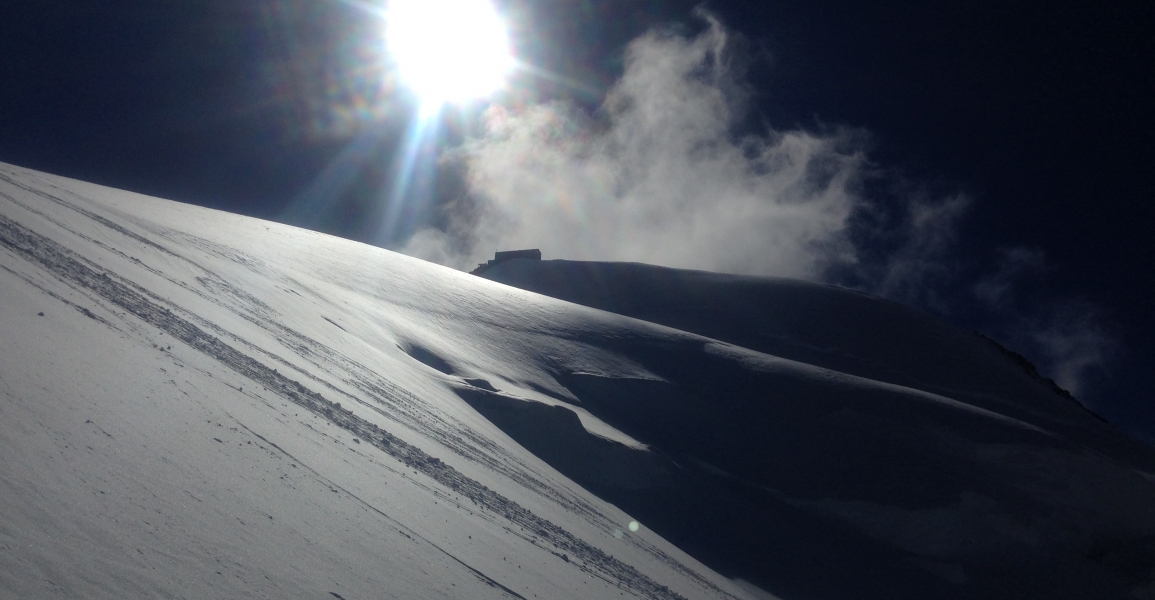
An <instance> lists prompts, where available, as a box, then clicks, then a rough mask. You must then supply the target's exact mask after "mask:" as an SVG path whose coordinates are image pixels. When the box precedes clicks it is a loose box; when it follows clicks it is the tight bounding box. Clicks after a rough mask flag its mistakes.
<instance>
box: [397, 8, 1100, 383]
mask: <svg viewBox="0 0 1155 600" xmlns="http://www.w3.org/2000/svg"><path fill="white" fill-rule="evenodd" d="M699 14H700V16H702V17H703V18H704V20H705V22H706V27H705V29H704V30H703V31H702V32H701V33H699V34H698V35H696V36H692V37H686V36H683V35H679V34H676V33H668V32H665V33H663V32H650V33H648V34H646V35H644V36H642V37H640V38H638V39H636V40H634V41H633V42H632V43H631V44H630V45H629V46H628V47H627V49H626V52H625V55H624V59H625V60H624V67H625V68H624V72H623V74H622V77H621V78H620V79H619V80H618V82H617V83H616V84H615V85H614V86H613V87H612V88H611V90H610V91H609V93H608V94H607V96H606V99H605V102H604V103H603V104H602V106H601V108H600V109H599V110H598V111H597V112H596V113H594V114H593V115H590V114H588V113H587V112H585V111H583V110H581V109H580V108H578V107H575V106H572V105H570V104H566V103H564V102H553V103H549V104H536V105H529V106H525V107H520V108H517V109H510V108H506V107H503V106H500V105H493V106H491V107H490V108H489V109H488V111H487V113H486V114H485V128H484V131H483V133H482V135H480V137H478V138H474V139H470V140H467V141H466V142H465V143H464V144H462V145H461V146H460V147H457V148H455V149H453V150H451V151H448V152H446V153H445V154H444V155H443V157H442V162H443V164H442V168H443V170H444V171H447V172H454V173H456V174H459V175H460V176H461V177H462V181H461V183H462V184H463V185H462V186H461V187H460V189H456V190H454V193H456V194H457V198H456V199H454V200H452V201H449V202H448V203H446V204H444V205H443V206H444V207H445V209H444V210H445V212H444V214H443V220H442V222H441V223H440V226H439V227H438V228H427V229H423V230H421V231H419V232H418V233H417V234H416V235H414V236H413V237H412V238H411V239H410V240H409V242H408V243H407V245H406V246H405V247H404V248H403V249H402V251H403V252H405V253H406V254H410V255H412V256H417V257H419V258H424V259H426V260H430V261H433V262H437V263H440V264H444V265H448V266H452V267H456V268H459V269H469V268H472V267H473V266H474V265H476V264H477V263H479V262H484V260H485V259H486V258H489V257H490V256H491V253H492V252H493V251H494V250H501V249H511V248H541V250H542V252H543V254H544V255H545V256H548V257H558V258H567V259H572V260H586V261H628V262H643V263H649V264H655V265H662V266H669V267H678V268H686V269H700V270H707V271H716V272H725V273H735V274H744V275H761V276H765V275H774V276H784V277H796V278H802V279H809V280H818V281H826V282H830V283H837V284H841V285H845V286H848V287H854V288H858V289H862V290H865V291H868V292H870V293H873V294H877V295H879V296H883V297H886V298H890V299H892V300H896V301H899V302H903V303H906V304H911V305H914V306H918V307H920V308H923V309H925V310H929V311H932V312H934V313H936V314H940V315H948V316H951V317H952V318H953V319H954V320H956V321H960V320H961V321H965V322H969V326H971V327H974V328H977V329H980V330H983V331H987V332H988V333H990V334H991V335H993V336H995V337H997V338H999V339H1004V340H1008V341H1010V342H1011V343H1012V344H1014V345H1015V346H1016V347H1018V348H1021V349H1023V350H1024V351H1025V352H1026V353H1027V354H1029V355H1031V356H1032V357H1033V358H1034V359H1035V360H1036V361H1037V362H1039V363H1040V367H1041V369H1042V371H1043V372H1044V373H1046V374H1049V375H1051V376H1053V377H1056V378H1057V379H1058V380H1059V381H1060V382H1061V384H1062V385H1063V386H1064V387H1066V388H1067V389H1070V390H1074V391H1076V392H1078V391H1080V390H1085V389H1086V388H1087V387H1089V386H1088V385H1087V380H1088V378H1093V377H1094V376H1097V375H1099V374H1101V373H1102V372H1103V365H1104V364H1105V362H1106V360H1107V359H1108V358H1109V356H1110V355H1111V353H1110V352H1108V351H1103V352H1099V351H1095V352H1092V353H1090V354H1088V353H1086V352H1076V351H1074V350H1073V349H1079V348H1084V347H1086V344H1085V343H1083V342H1085V341H1086V340H1087V339H1091V341H1093V342H1095V343H1094V345H1093V347H1094V348H1096V349H1099V348H1105V349H1108V350H1109V349H1110V348H1111V347H1113V346H1114V345H1116V342H1115V340H1114V338H1113V337H1112V336H1110V335H1109V334H1107V333H1105V332H1106V331H1107V330H1108V329H1109V328H1108V327H1106V326H1104V325H1103V324H1102V323H1101V322H1100V319H1099V318H1098V317H1097V316H1096V314H1097V313H1096V312H1095V311H1094V310H1091V311H1082V312H1083V315H1082V316H1081V317H1080V319H1079V321H1078V323H1080V324H1081V325H1079V326H1078V327H1073V326H1071V325H1070V321H1069V320H1067V321H1064V322H1062V326H1059V325H1056V323H1059V322H1058V321H1055V320H1054V319H1052V318H1050V317H1049V316H1048V315H1050V314H1051V313H1054V312H1055V311H1056V310H1059V309H1060V308H1061V307H1064V306H1068V305H1071V304H1072V302H1074V303H1075V304H1079V302H1078V301H1077V300H1072V299H1064V298H1058V299H1053V298H1051V299H1047V298H1042V299H1036V300H1037V301H1036V302H1031V303H1029V304H1030V306H1022V304H1023V303H1022V302H1010V301H1009V299H1012V298H1014V297H1016V294H1017V293H1018V292H1019V290H1018V288H1019V287H1022V286H1021V285H1020V284H1019V282H1017V281H1008V282H1004V283H1005V285H1004V287H1003V288H1000V289H1001V292H1000V298H999V299H993V298H991V297H989V296H990V294H988V293H984V290H985V289H986V288H985V287H984V286H987V287H989V285H988V284H989V283H990V281H991V280H992V278H993V279H998V278H999V277H1001V275H1002V274H1003V271H1005V265H987V266H980V265H972V264H969V263H971V262H972V261H970V260H969V259H967V258H966V257H964V256H962V255H961V254H960V252H959V249H958V245H957V243H958V239H959V237H960V233H961V227H962V222H963V221H964V220H965V218H966V215H967V213H968V210H969V208H970V206H971V204H972V200H971V198H969V197H967V196H965V195H961V194H954V195H945V196H935V195H933V194H930V193H928V192H927V191H926V190H924V189H922V186H920V185H919V184H918V183H917V182H911V181H908V180H906V178H905V177H903V176H902V175H901V174H899V173H898V172H888V171H886V170H885V169H879V168H878V167H877V166H876V165H872V164H871V163H870V161H869V160H868V157H867V156H866V152H865V149H864V146H865V144H864V141H865V140H866V139H867V138H868V134H867V133H866V132H864V131H862V130H860V129H854V128H848V127H842V128H824V129H819V130H815V131H807V130H803V129H795V130H790V131H776V130H773V129H769V128H763V129H761V130H760V131H761V133H754V134H744V135H743V134H740V133H739V131H740V130H742V129H746V130H748V129H749V128H748V127H746V128H743V127H742V125H741V124H742V120H743V117H744V111H743V107H744V98H745V97H746V96H748V90H747V88H746V86H745V84H744V83H742V81H741V78H740V71H741V69H736V68H734V67H733V62H734V61H733V60H732V55H733V53H732V52H731V51H729V50H728V34H727V31H726V29H725V28H724V27H723V26H722V25H721V24H720V23H719V22H718V21H717V20H716V19H714V18H712V17H710V16H709V15H705V14H703V13H699ZM888 186H891V187H893V188H894V189H891V190H889V191H887V190H885V188H887V187H888ZM1017 251H1022V249H1010V250H1005V249H1004V251H1003V254H1006V253H1008V252H1010V253H1013V252H1017ZM1028 251H1031V252H1038V251H1034V250H1028ZM1039 254H1040V256H1041V252H1039ZM1004 288H1005V289H1004ZM996 300H997V301H996ZM976 307H977V308H976ZM976 310H977V311H978V312H980V313H982V314H981V316H979V317H968V316H966V314H967V313H975V311H976ZM1024 324H1031V325H1030V326H1029V327H1028V326H1026V325H1024ZM1080 344H1081V345H1080ZM1092 403H1094V399H1092Z"/></svg>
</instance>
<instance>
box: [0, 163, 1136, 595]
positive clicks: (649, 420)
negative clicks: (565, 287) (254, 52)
mask: <svg viewBox="0 0 1155 600" xmlns="http://www.w3.org/2000/svg"><path fill="white" fill-rule="evenodd" d="M517 262H523V261H517ZM543 264H544V263H543ZM502 267H505V265H502ZM512 267H513V266H512V265H511V266H510V267H509V268H512ZM637 268H638V269H641V272H646V269H652V268H647V267H637ZM649 272H650V273H657V272H658V271H649ZM610 275H613V274H612V273H609V275H607V277H609V281H610V282H611V283H613V282H614V281H617V283H618V284H622V283H628V281H629V280H630V277H632V276H633V275H629V276H610ZM614 277H618V278H617V279H616V280H615V279H614ZM753 281H754V282H755V283H757V282H762V284H763V285H768V284H766V282H767V281H770V282H771V283H773V285H777V286H780V287H782V290H785V291H784V292H783V293H784V294H785V297H787V298H788V297H790V296H791V294H792V293H793V294H799V295H801V297H802V298H804V300H801V301H799V302H800V303H801V304H804V305H807V306H811V307H815V306H821V307H822V310H819V311H817V312H815V313H812V314H809V315H807V314H806V313H805V312H804V311H803V312H797V311H795V313H792V314H793V316H792V317H791V318H792V319H793V322H792V323H790V324H789V326H788V327H786V326H784V325H782V324H781V323H779V324H778V325H774V323H773V322H775V316H774V314H773V312H770V313H766V312H761V313H759V312H758V311H757V310H756V307H755V308H751V309H750V311H748V312H746V313H743V312H741V311H736V312H733V313H732V314H730V315H729V316H725V317H724V318H723V317H718V316H717V315H715V316H713V317H708V318H705V319H704V320H703V319H698V321H699V322H698V323H697V325H703V324H705V325H710V326H711V327H713V329H710V330H709V331H704V330H700V329H699V328H698V327H697V326H696V325H695V323H693V322H687V323H685V324H682V326H681V327H680V328H673V327H670V326H668V325H671V324H672V323H669V322H666V323H665V324H657V323H661V322H664V321H663V320H662V319H657V318H656V319H651V320H654V321H655V322H654V323H651V322H646V321H642V320H637V319H634V318H630V317H628V316H623V315H619V314H613V313H610V312H605V311H602V310H598V309H597V308H590V307H585V306H580V305H577V304H571V303H569V302H566V301H563V300H558V299H554V298H549V297H545V296H541V295H538V294H536V293H532V292H529V291H523V290H520V289H516V288H514V287H509V286H506V285H502V284H499V283H495V282H492V281H488V280H485V279H482V278H478V277H473V276H470V275H466V274H463V273H460V272H456V271H453V270H450V269H446V268H443V267H439V266H437V265H433V264H430V263H426V262H423V261H420V260H416V259H412V258H409V257H405V256H402V255H398V254H395V253H391V252H388V251H385V250H381V249H377V248H373V247H369V246H365V245H362V244H357V243H353V242H349V241H345V240H340V239H337V238H332V237H329V236H325V235H321V234H316V233H311V232H308V231H304V230H300V229H296V228H292V227H287V226H283V225H278V224H274V223H268V222H263V221H259V220H255V219H248V218H243V217H239V216H235V215H230V214H227V213H221V212H216V211H211V210H207V209H203V208H196V207H191V206H187V205H181V204H177V203H172V202H167V201H163V200H158V199H155V198H149V197H145V196H140V195H136V194H131V193H127V192H122V191H117V190H111V189H108V188H103V187H100V186H95V185H91V184H86V183H82V182H78V181H73V180H68V179H65V178H60V177H55V176H50V175H45V174H41V173H36V172H32V171H27V170H24V169H20V168H17V167H12V166H6V165H0V339H2V340H4V344H5V350H4V353H3V354H2V355H0V448H3V449H4V457H3V458H4V460H3V461H0V514H3V515H4V518H3V519H0V596H4V597H9V596H12V597H24V596H29V597H110V598H111V597H136V596H174V597H206V596H209V597H238V596H242V595H247V596H257V597H276V598H280V597H298V596H299V597H318V598H319V597H330V598H332V597H340V598H350V599H352V598H368V597H373V598H379V597H397V598H415V597H421V598H435V597H447V598H478V597H495V598H497V597H514V598H527V599H528V598H534V597H538V598H601V597H627V596H628V597H638V598H679V597H684V598H755V597H765V594H764V593H763V592H762V591H761V590H758V589H755V588H752V587H751V584H750V583H747V582H754V583H756V584H757V585H758V586H760V587H761V588H763V589H765V590H768V592H769V593H772V594H773V595H777V596H780V597H784V598H794V597H799V598H839V597H848V596H852V597H888V598H889V597H910V598H917V597H931V596H933V597H944V598H949V597H980V596H982V597H995V596H1003V597H1028V596H1031V595H1032V594H1034V595H1038V596H1039V597H1047V596H1049V597H1062V596H1063V595H1066V596H1068V597H1106V598H1110V597H1125V596H1126V595H1129V594H1132V593H1133V592H1134V593H1136V594H1138V593H1146V591H1144V590H1145V589H1146V588H1145V586H1149V585H1150V574H1149V572H1145V571H1142V568H1141V567H1135V566H1134V564H1140V565H1142V564H1146V563H1143V562H1142V561H1143V560H1146V558H1145V557H1146V556H1147V554H1145V553H1147V552H1148V550H1149V549H1150V548H1149V546H1151V544H1150V540H1151V539H1153V538H1152V537H1151V536H1152V535H1155V511H1153V507H1155V485H1153V484H1152V483H1151V482H1150V481H1149V480H1148V479H1146V478H1144V477H1143V476H1142V474H1141V472H1153V471H1155V469H1153V468H1152V465H1155V459H1153V458H1152V454H1151V452H1150V451H1149V450H1147V449H1146V448H1145V447H1142V446H1139V445H1137V444H1133V443H1131V442H1129V441H1126V440H1124V439H1123V438H1121V437H1120V436H1119V434H1117V433H1115V432H1113V430H1111V428H1110V427H1109V426H1107V425H1106V424H1104V423H1101V422H1099V421H1096V420H1095V419H1094V418H1093V416H1092V415H1091V414H1090V413H1088V412H1086V411H1084V410H1082V409H1081V408H1080V407H1078V405H1076V404H1075V403H1073V402H1072V401H1071V400H1070V399H1069V398H1064V397H1062V396H1059V395H1057V394H1056V393H1054V392H1053V391H1051V390H1050V388H1049V387H1047V386H1046V385H1044V384H1043V383H1041V382H1039V381H1036V380H1034V379H1032V378H1031V377H1029V376H1028V375H1027V374H1025V373H1023V372H1022V371H1021V370H1019V369H1018V367H1016V366H1014V364H1013V362H1010V359H1009V358H1007V357H1006V356H1005V355H1004V354H1002V353H1001V351H1000V350H999V349H998V348H996V347H994V346H993V345H991V344H989V343H988V342H985V341H983V340H979V341H978V342H976V344H977V345H970V342H965V343H964V342H963V341H960V340H963V339H964V338H959V337H957V334H956V332H953V330H950V329H949V328H947V327H945V326H944V325H941V324H937V322H935V323H931V322H929V321H927V320H926V319H922V320H920V319H919V318H915V317H912V316H911V314H909V313H908V312H904V311H905V309H902V310H898V309H895V310H890V311H889V312H887V310H882V311H881V312H877V311H876V313H877V314H875V313H872V315H873V317H874V318H873V320H872V321H870V322H869V323H857V322H856V321H854V319H852V318H850V317H849V316H848V315H858V314H860V312H861V309H862V305H861V303H862V302H867V301H869V302H878V301H876V300H873V299H865V300H864V299H863V297H860V296H855V295H848V294H849V293H847V292H844V291H840V290H838V289H837V288H828V287H817V286H816V287H813V288H811V287H806V285H805V284H800V283H787V282H777V283H775V281H776V280H753ZM791 286H793V287H791ZM611 287H613V286H611ZM691 287H694V286H691ZM771 287H773V286H771ZM697 289H699V290H704V291H705V292H709V290H711V289H714V288H711V287H710V286H709V285H705V284H702V285H698V286H697ZM776 289H777V288H776ZM790 290H795V291H794V292H791V291H790ZM611 291H612V290H611ZM780 291H781V290H780ZM604 298H606V299H611V300H612V299H614V298H615V297H614V296H613V294H612V293H610V291H607V292H606V293H605V295H604ZM617 300H621V298H617ZM783 302H785V304H784V305H783V306H786V305H789V304H790V302H787V301H783ZM814 302H817V304H814ZM659 304H660V303H659ZM659 304H655V306H656V307H659V308H660V306H659ZM886 306H891V305H886ZM899 308H900V307H899ZM888 310H889V309H888ZM751 311H752V312H751ZM855 311H859V312H855ZM621 312H624V313H625V314H630V311H621ZM787 312H788V311H787ZM755 314H760V315H761V316H760V317H759V320H757V321H749V320H748V319H749V318H752V316H753V315H755ZM783 314H785V313H783ZM839 315H841V317H839ZM878 315H883V316H881V317H880V316H878ZM635 316H640V315H635ZM838 318H842V319H843V320H842V321H839V322H840V323H842V325H841V327H842V329H841V330H838V329H830V328H829V327H827V328H826V329H823V325H829V322H828V321H827V320H828V319H838ZM806 319H811V321H809V322H808V321H806ZM691 321H693V319H691ZM672 325H674V327H678V326H679V324H672ZM859 326H861V327H860V328H858V329H856V327H859ZM691 331H695V333H691ZM740 331H745V332H746V333H748V334H749V336H747V337H748V338H749V342H748V343H747V341H746V340H745V339H739V338H738V337H734V336H731V335H729V334H728V332H729V333H734V332H740ZM817 331H823V332H825V333H822V334H821V335H817V336H816V337H815V336H809V335H807V334H806V332H817ZM864 331H865V332H882V333H883V334H887V333H888V332H889V333H894V334H895V335H896V336H897V337H896V338H895V339H896V341H895V342H894V343H892V344H887V343H881V344H874V345H871V344H869V343H865V342H864V341H863V340H864V339H867V338H869V336H870V335H874V334H871V333H868V334H863V333H862V332H864ZM864 335H865V336H866V337H864ZM703 336H708V337H703ZM911 336H913V338H912V337H911ZM952 336H953V337H952ZM907 339H926V340H931V341H932V342H933V343H930V342H928V344H929V345H927V346H926V348H925V353H924V354H922V355H921V356H922V359H920V360H922V362H919V360H914V361H912V360H910V355H911V350H910V349H909V348H907V349H905V350H904V346H903V344H904V343H905V342H903V341H902V340H907ZM965 339H969V338H965ZM768 340H770V341H768ZM773 340H777V341H776V342H774V343H771V341H773ZM762 342H765V343H762ZM984 349H985V350H984ZM923 350H924V349H918V350H917V351H916V352H915V354H918V353H919V352H922V351H923ZM984 352H989V354H983V353H984ZM872 353H873V354H872ZM943 357H945V358H946V359H951V358H952V357H954V358H958V357H963V358H966V360H967V361H969V362H967V363H966V365H965V368H961V369H956V368H955V367H954V366H952V365H949V364H948V365H943V364H939V363H937V362H935V361H937V360H939V359H941V358H943ZM923 364H925V365H926V368H925V369H923V368H922V367H920V365H923ZM1007 365H1010V366H1009V367H1008V366H1007ZM1004 367H1005V368H1004ZM988 376H990V377H993V379H990V380H989V381H988V379H987V377H988ZM1032 386H1034V387H1032ZM1036 388H1037V389H1036ZM1023 390H1026V391H1025V392H1024V391H1023ZM1020 392H1022V393H1020ZM611 502H612V504H611ZM635 520H636V521H639V522H641V524H642V526H641V527H640V528H639V529H638V531H636V532H634V531H631V528H630V527H628V525H629V524H630V522H631V521H635ZM699 561H701V562H699ZM1136 561H1138V563H1136ZM1148 566H1150V565H1148ZM729 577H734V578H740V579H741V580H742V581H740V582H736V581H732V580H731V579H728V578H729ZM1024 590H1026V591H1024Z"/></svg>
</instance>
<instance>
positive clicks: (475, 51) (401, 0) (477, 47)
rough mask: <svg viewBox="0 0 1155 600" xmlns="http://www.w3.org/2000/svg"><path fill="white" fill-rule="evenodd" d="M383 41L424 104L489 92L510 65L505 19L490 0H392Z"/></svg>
mask: <svg viewBox="0 0 1155 600" xmlns="http://www.w3.org/2000/svg"><path fill="white" fill-rule="evenodd" d="M385 42H386V46H387V48H388V50H389V54H390V55H391V56H392V57H393V60H394V61H395V62H396V64H397V71H398V74H399V75H400V77H401V80H402V81H403V82H404V83H405V84H406V85H407V86H408V87H409V88H410V89H412V90H413V91H414V92H415V93H416V94H417V96H418V97H419V98H420V99H421V103H422V105H423V106H426V107H430V106H434V107H436V106H440V105H442V104H445V103H457V102H465V101H468V100H473V99H476V98H481V97H484V96H487V95H489V94H491V93H493V92H495V91H496V90H498V89H499V88H501V87H502V85H504V84H505V80H506V76H507V75H508V74H509V72H510V70H511V69H512V68H513V66H514V60H513V56H512V54H511V53H510V47H509V34H508V32H507V31H506V27H505V23H504V22H503V21H502V19H501V17H500V16H499V15H498V14H497V11H496V10H495V9H494V7H493V5H492V4H490V3H489V1H488V0H391V1H390V3H389V8H388V10H387V12H386V14H385Z"/></svg>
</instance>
